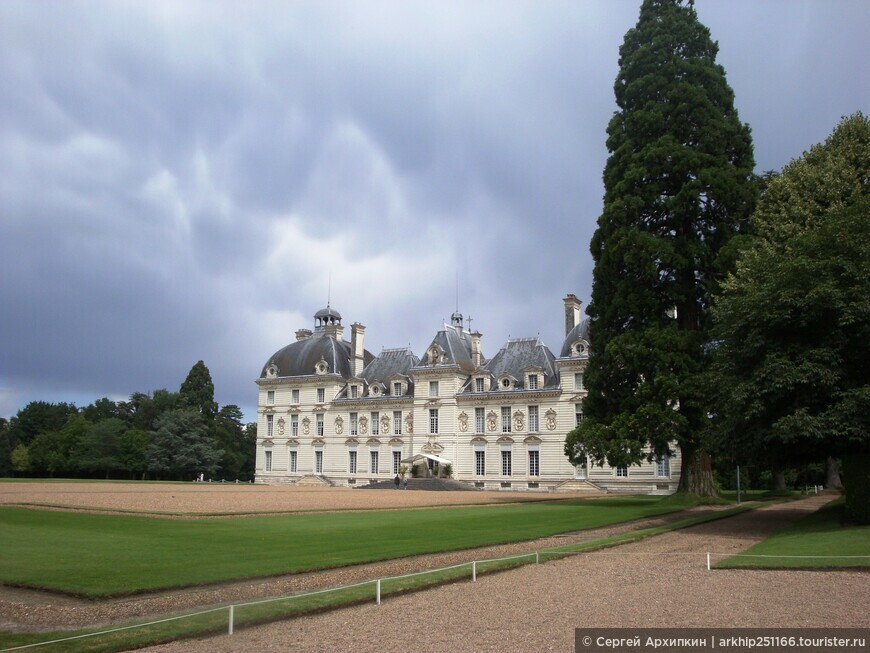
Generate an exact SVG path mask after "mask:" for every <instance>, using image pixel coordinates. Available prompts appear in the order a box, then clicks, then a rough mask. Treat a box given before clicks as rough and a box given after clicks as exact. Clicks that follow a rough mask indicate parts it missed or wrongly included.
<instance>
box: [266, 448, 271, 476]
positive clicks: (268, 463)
mask: <svg viewBox="0 0 870 653" xmlns="http://www.w3.org/2000/svg"><path fill="white" fill-rule="evenodd" d="M266 471H267V472H271V471H272V452H271V451H267V452H266Z"/></svg>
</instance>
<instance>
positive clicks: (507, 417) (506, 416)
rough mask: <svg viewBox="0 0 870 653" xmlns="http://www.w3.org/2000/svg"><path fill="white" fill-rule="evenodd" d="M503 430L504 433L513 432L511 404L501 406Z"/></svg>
mask: <svg viewBox="0 0 870 653" xmlns="http://www.w3.org/2000/svg"><path fill="white" fill-rule="evenodd" d="M501 432H502V433H510V432H511V407H510V406H502V407H501Z"/></svg>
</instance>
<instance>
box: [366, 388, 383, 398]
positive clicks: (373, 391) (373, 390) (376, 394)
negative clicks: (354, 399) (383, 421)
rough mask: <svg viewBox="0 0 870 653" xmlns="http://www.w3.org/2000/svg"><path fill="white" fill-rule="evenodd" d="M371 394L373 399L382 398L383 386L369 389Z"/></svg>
mask: <svg viewBox="0 0 870 653" xmlns="http://www.w3.org/2000/svg"><path fill="white" fill-rule="evenodd" d="M369 394H370V395H371V396H372V397H380V396H381V386H379V385H373V386H371V387H370V388H369Z"/></svg>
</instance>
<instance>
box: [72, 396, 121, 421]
mask: <svg viewBox="0 0 870 653" xmlns="http://www.w3.org/2000/svg"><path fill="white" fill-rule="evenodd" d="M81 412H82V414H83V415H84V416H85V417H87V418H88V420H89V421H90V422H91V423H93V424H96V423H97V422H99V421H100V420H104V419H109V418H110V417H120V416H121V414H120V411H119V407H118V404H116V403H115V402H114V401H112V400H111V399H109V398H108V397H103V398H102V399H97V400H96V401H95V402H94V403H92V404H90V405H88V406H85V407H84V408H82V409H81Z"/></svg>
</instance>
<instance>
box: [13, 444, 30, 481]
mask: <svg viewBox="0 0 870 653" xmlns="http://www.w3.org/2000/svg"><path fill="white" fill-rule="evenodd" d="M12 469H14V470H15V473H16V474H19V475H20V476H26V475H27V474H29V473H30V470H31V465H30V451H29V450H28V447H27V445H26V444H24V443H23V442H20V443H19V444H18V446H17V447H15V448H14V449H13V450H12Z"/></svg>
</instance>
